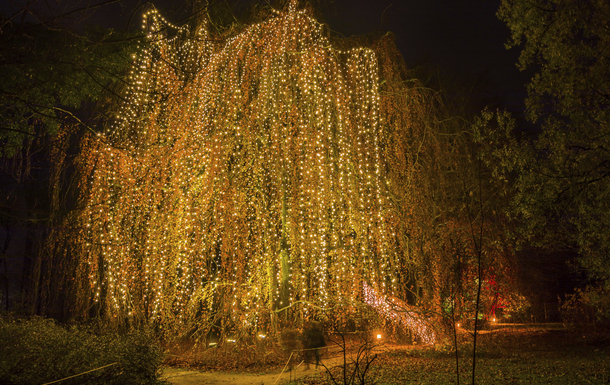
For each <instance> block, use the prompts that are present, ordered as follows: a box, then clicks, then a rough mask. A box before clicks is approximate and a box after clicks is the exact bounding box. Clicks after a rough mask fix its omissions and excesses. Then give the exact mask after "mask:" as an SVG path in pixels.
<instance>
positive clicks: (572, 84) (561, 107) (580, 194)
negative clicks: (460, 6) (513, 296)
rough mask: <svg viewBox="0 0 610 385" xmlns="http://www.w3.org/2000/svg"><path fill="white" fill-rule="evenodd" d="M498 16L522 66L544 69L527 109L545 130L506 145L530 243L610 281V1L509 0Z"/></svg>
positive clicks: (504, 159)
mask: <svg viewBox="0 0 610 385" xmlns="http://www.w3.org/2000/svg"><path fill="white" fill-rule="evenodd" d="M498 17H499V18H500V19H501V20H502V21H504V22H505V23H506V24H507V26H508V27H509V28H510V30H511V40H510V42H509V43H508V44H507V47H508V48H510V47H521V48H522V51H521V56H520V58H519V63H518V66H519V68H520V69H521V70H525V69H531V70H533V71H534V72H535V74H534V75H533V77H532V79H531V82H530V83H529V85H528V98H527V100H526V107H527V116H528V118H529V119H530V121H532V122H534V123H536V124H539V127H540V131H539V132H536V133H534V134H533V135H531V136H530V137H529V138H524V139H523V140H519V141H517V140H515V139H514V138H510V137H508V136H506V137H504V140H505V141H504V142H501V143H503V144H502V145H501V146H500V147H498V148H497V149H496V157H495V161H496V162H497V164H501V165H502V166H503V173H504V172H505V173H508V174H505V175H502V178H504V179H508V178H509V176H510V175H512V176H515V178H516V180H515V184H514V190H513V193H514V199H513V201H512V205H513V207H512V208H513V214H514V215H515V216H516V217H518V218H519V219H520V220H521V222H522V223H523V225H524V227H523V229H524V230H525V232H524V234H525V235H526V237H527V239H528V240H530V241H533V242H534V243H536V244H540V245H545V246H553V247H559V248H563V249H569V250H574V251H575V252H577V253H578V254H579V255H580V259H579V260H580V262H581V264H582V266H583V267H584V268H585V269H586V271H587V272H588V273H589V276H590V277H591V278H598V279H602V280H607V279H610V259H608V257H607V255H608V252H609V251H610V233H608V231H607V229H608V227H609V226H610V199H608V198H609V194H610V126H609V118H610V108H609V107H610V29H609V28H608V20H610V3H608V2H607V1H605V0H591V1H578V0H503V1H502V5H501V7H500V9H499V11H498ZM501 120H502V121H503V123H502V124H500V128H503V129H502V130H499V131H498V132H500V131H502V132H504V133H507V132H508V131H510V127H511V125H510V124H505V123H507V121H506V119H504V118H502V119H501ZM497 143H498V142H496V144H497ZM509 174H510V175H509Z"/></svg>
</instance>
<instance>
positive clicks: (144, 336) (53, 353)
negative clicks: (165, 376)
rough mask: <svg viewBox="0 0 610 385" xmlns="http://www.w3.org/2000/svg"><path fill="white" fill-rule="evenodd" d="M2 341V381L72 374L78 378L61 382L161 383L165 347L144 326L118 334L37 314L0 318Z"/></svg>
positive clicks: (41, 380) (10, 383)
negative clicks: (68, 323)
mask: <svg viewBox="0 0 610 385" xmlns="http://www.w3.org/2000/svg"><path fill="white" fill-rule="evenodd" d="M0 341H1V343H0V383H2V384H7V385H20V384H24V385H25V384H45V383H48V382H53V381H57V380H60V379H64V378H68V377H71V376H76V377H73V378H70V379H66V380H64V381H61V384H62V385H70V384H83V383H87V384H162V383H163V382H162V381H161V380H160V374H161V373H160V365H161V361H162V352H161V350H160V348H159V347H158V345H157V344H156V342H155V339H154V337H153V336H152V335H151V334H150V333H148V332H145V331H133V332H130V333H126V334H121V335H119V334H116V333H108V332H104V331H103V329H102V328H100V327H98V326H92V325H90V326H87V327H85V326H71V327H64V326H61V325H58V324H57V323H55V322H54V321H53V320H49V319H43V318H38V317H35V318H31V319H29V320H23V319H11V318H0ZM98 368H103V369H99V370H94V369H98ZM89 371H91V372H89ZM85 372H89V373H86V374H82V373H85ZM79 374H82V375H79Z"/></svg>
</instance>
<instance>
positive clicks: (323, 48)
mask: <svg viewBox="0 0 610 385" xmlns="http://www.w3.org/2000/svg"><path fill="white" fill-rule="evenodd" d="M144 25H145V28H146V30H147V32H148V37H149V44H147V45H146V46H145V47H144V48H143V49H142V51H141V53H140V54H139V55H137V56H135V57H134V63H133V70H132V72H131V75H130V76H131V79H130V82H129V83H130V84H131V86H130V87H129V89H128V90H127V91H126V94H125V103H124V104H123V105H122V107H121V109H120V112H119V113H118V116H117V119H116V121H115V123H114V124H113V125H112V126H111V127H109V129H108V130H107V131H106V132H105V133H103V134H99V135H91V136H88V137H87V138H86V139H85V140H83V142H82V148H81V152H80V153H81V155H80V157H79V159H78V169H79V175H80V179H79V182H78V183H79V187H80V189H81V190H80V191H81V194H80V196H79V198H78V199H79V204H78V206H79V209H78V210H76V211H75V213H74V215H73V216H71V217H70V218H67V221H68V222H69V225H67V226H66V227H65V229H66V230H65V231H63V232H59V231H58V232H57V234H55V236H54V238H53V247H54V249H56V250H59V251H60V252H61V250H64V251H65V253H67V254H70V256H71V258H72V260H73V261H74V263H75V264H76V267H75V273H74V276H73V282H74V284H73V286H72V289H71V290H72V291H73V295H74V297H75V298H76V301H77V305H76V306H75V309H77V310H76V313H78V312H80V313H81V314H85V313H87V312H89V313H93V314H95V313H97V314H100V315H104V317H107V318H108V319H112V320H115V321H116V322H117V323H125V322H144V321H147V322H148V321H151V320H154V321H155V322H156V323H157V324H158V325H160V326H161V327H162V328H165V329H166V330H168V331H179V330H187V329H189V328H190V327H197V326H199V327H201V326H205V325H208V326H209V325H217V326H220V327H221V328H222V330H224V331H226V332H230V331H231V330H236V331H241V330H250V329H252V328H269V327H273V322H276V319H277V316H275V315H276V314H283V315H285V316H286V317H288V316H294V317H297V316H298V317H300V318H307V317H308V316H311V315H312V314H314V313H316V312H323V311H324V312H329V311H331V310H332V308H333V307H334V306H337V305H341V306H343V307H345V306H348V307H350V306H351V305H353V304H356V303H358V302H361V301H362V300H363V284H364V283H365V282H367V283H368V284H369V285H370V286H371V287H374V288H375V289H376V290H377V291H378V292H379V293H392V292H393V291H394V290H395V289H396V287H397V286H398V282H397V279H396V277H397V272H398V271H399V270H400V266H401V264H402V262H401V261H400V260H399V259H398V254H397V253H395V252H392V250H391V248H392V247H393V234H392V231H391V230H390V229H389V228H388V216H389V215H390V214H389V212H390V211H389V210H390V209H391V202H390V201H389V200H388V198H387V194H386V192H385V188H384V177H383V175H384V171H385V167H386V166H385V163H384V161H383V148H384V136H383V134H382V130H381V126H380V125H381V117H380V107H379V103H380V95H379V79H378V74H379V68H378V62H377V57H376V55H375V53H374V52H373V51H372V50H371V49H368V48H346V49H339V48H336V47H335V45H333V44H331V42H330V40H329V37H328V36H327V31H326V30H325V28H324V26H323V25H321V24H319V23H318V22H317V21H316V20H314V19H313V18H312V17H310V16H308V14H307V13H306V12H305V11H302V10H299V9H297V7H296V2H292V3H291V4H290V5H289V6H288V7H287V9H286V10H285V11H281V12H279V11H277V12H274V14H273V15H271V16H270V17H269V18H267V19H266V20H264V21H262V22H260V23H258V24H254V25H250V26H247V27H245V28H244V29H243V30H242V31H240V32H239V33H234V34H233V35H231V36H214V37H212V36H211V35H210V32H209V30H208V24H207V23H206V22H205V21H203V22H200V23H199V25H197V26H196V27H192V26H191V27H190V28H189V27H186V26H185V27H176V26H173V25H171V24H170V23H168V22H167V21H165V20H164V19H163V18H162V17H161V16H160V15H159V14H158V13H156V11H154V10H153V11H150V12H148V13H147V14H146V16H145V20H144ZM198 323H201V324H200V325H198ZM204 324H205V325H204ZM204 329H205V327H204Z"/></svg>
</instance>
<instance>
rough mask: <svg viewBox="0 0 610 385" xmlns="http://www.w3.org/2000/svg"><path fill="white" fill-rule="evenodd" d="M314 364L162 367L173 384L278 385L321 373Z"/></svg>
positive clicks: (333, 360)
mask: <svg viewBox="0 0 610 385" xmlns="http://www.w3.org/2000/svg"><path fill="white" fill-rule="evenodd" d="M400 348H406V346H405V347H394V346H387V345H382V346H380V347H377V348H375V350H374V352H375V353H381V352H384V351H388V350H396V349H400ZM353 357H354V356H353V355H351V356H348V360H350V359H353ZM323 363H324V365H326V366H327V367H334V366H339V365H342V364H343V358H342V357H337V356H334V357H329V358H326V359H323ZM314 366H315V365H311V368H310V369H309V370H305V365H304V364H303V365H300V366H299V367H297V368H293V369H292V371H290V370H288V369H286V370H285V371H284V372H283V373H282V372H281V371H280V370H277V371H273V372H267V373H261V374H251V373H239V372H202V371H198V370H188V369H180V368H170V367H166V368H164V369H163V377H162V378H163V379H164V380H167V381H168V382H169V383H171V384H173V385H200V384H203V385H228V384H235V385H274V384H275V385H279V384H281V383H286V382H288V381H291V380H295V379H297V378H302V377H307V376H314V375H321V374H323V373H324V368H323V367H319V368H318V370H316V369H315V367H314Z"/></svg>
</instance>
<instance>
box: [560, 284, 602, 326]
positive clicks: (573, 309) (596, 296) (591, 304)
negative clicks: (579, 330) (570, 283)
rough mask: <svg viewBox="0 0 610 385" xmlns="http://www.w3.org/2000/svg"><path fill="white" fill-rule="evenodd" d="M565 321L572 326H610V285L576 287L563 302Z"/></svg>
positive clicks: (562, 311)
mask: <svg viewBox="0 0 610 385" xmlns="http://www.w3.org/2000/svg"><path fill="white" fill-rule="evenodd" d="M560 310H561V313H562V316H563V321H564V323H565V324H566V325H568V326H571V327H588V328H590V327H591V326H596V327H602V328H604V327H605V328H608V327H610V287H608V284H606V286H601V285H600V286H587V287H585V288H584V289H576V291H575V292H574V294H569V295H567V296H566V299H565V301H564V303H563V304H561V308H560Z"/></svg>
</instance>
